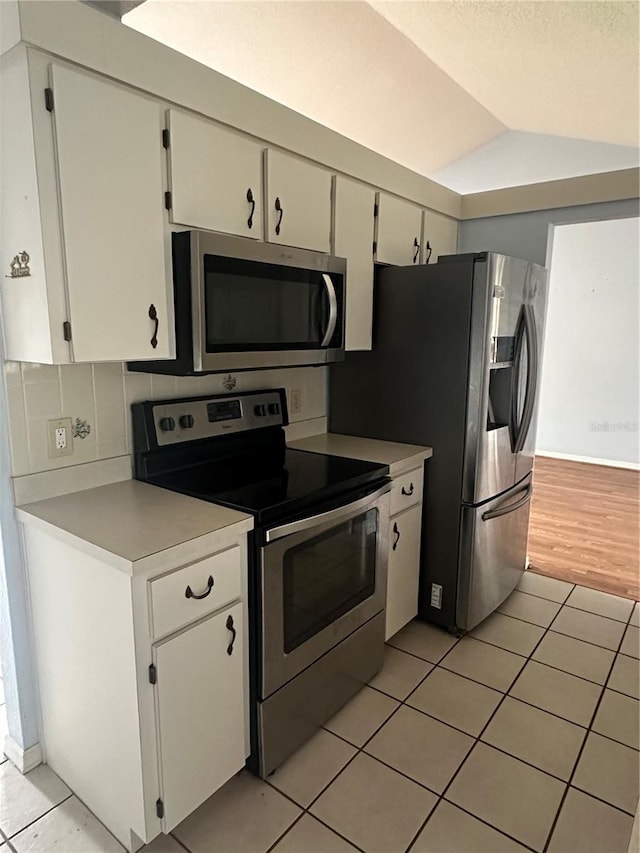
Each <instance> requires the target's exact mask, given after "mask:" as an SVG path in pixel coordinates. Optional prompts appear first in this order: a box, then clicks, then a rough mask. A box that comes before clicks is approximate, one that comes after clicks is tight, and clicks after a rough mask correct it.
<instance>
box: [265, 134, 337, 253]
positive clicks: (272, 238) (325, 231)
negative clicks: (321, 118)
mask: <svg viewBox="0 0 640 853" xmlns="http://www.w3.org/2000/svg"><path fill="white" fill-rule="evenodd" d="M264 162H265V186H266V189H267V193H266V197H267V211H266V212H267V215H266V239H267V240H268V241H269V242H270V243H280V244H282V245H283V246H297V247H299V248H300V249H312V250H315V251H316V252H329V251H330V250H331V173H330V172H328V171H327V170H326V169H322V168H320V166H314V165H313V164H312V163H308V162H306V161H304V160H301V159H299V158H297V157H294V156H292V155H291V154H284V153H282V152H280V151H272V150H267V151H265V161H264Z"/></svg>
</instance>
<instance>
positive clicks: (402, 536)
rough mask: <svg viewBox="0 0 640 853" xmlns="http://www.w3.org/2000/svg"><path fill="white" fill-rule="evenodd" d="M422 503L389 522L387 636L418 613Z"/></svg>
mask: <svg viewBox="0 0 640 853" xmlns="http://www.w3.org/2000/svg"><path fill="white" fill-rule="evenodd" d="M421 525H422V505H419V506H414V507H412V508H411V509H408V510H406V512H403V513H401V514H400V515H396V516H395V517H394V518H392V519H391V521H390V522H389V528H390V529H389V568H388V574H387V610H386V614H385V620H386V621H385V632H384V636H385V640H388V639H389V637H393V635H394V634H396V633H397V632H398V631H399V630H400V629H401V628H403V627H404V626H405V625H406V624H407V622H410V621H411V620H412V619H413V618H414V617H415V616H416V615H417V613H418V582H419V576H420V532H421Z"/></svg>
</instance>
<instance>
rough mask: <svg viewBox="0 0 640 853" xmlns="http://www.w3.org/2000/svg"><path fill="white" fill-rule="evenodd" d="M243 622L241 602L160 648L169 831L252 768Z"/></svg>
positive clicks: (156, 653) (159, 711) (160, 724)
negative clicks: (246, 733)
mask: <svg viewBox="0 0 640 853" xmlns="http://www.w3.org/2000/svg"><path fill="white" fill-rule="evenodd" d="M243 623H244V619H243V605H242V604H241V603H238V604H235V605H234V606H233V607H229V608H228V609H226V610H223V611H222V612H220V613H217V614H216V615H214V616H210V617H208V618H206V619H204V620H203V621H202V622H199V623H197V624H196V625H194V626H193V627H191V628H186V629H185V630H184V631H182V632H181V633H179V634H177V635H175V636H173V637H170V638H169V639H167V640H164V641H163V642H161V643H157V644H156V645H155V646H154V650H153V661H154V665H155V667H156V679H157V682H156V726H157V731H158V743H159V745H160V746H159V760H160V774H161V779H162V801H163V805H164V818H163V830H164V832H169V831H170V830H172V829H173V828H174V827H175V826H177V825H178V823H180V821H181V820H183V819H184V818H185V817H187V815H189V814H190V813H191V812H192V811H193V810H194V808H196V807H197V806H198V805H200V803H202V802H204V800H206V799H207V797H209V796H210V795H211V793H212V792H213V791H215V790H217V789H218V788H219V787H221V785H223V784H224V783H225V782H226V781H227V780H228V779H230V778H231V776H233V774H234V773H237V772H238V770H240V769H241V768H242V767H243V766H244V763H245V757H246V756H245V740H244V702H245V695H244V669H243V660H244V643H243Z"/></svg>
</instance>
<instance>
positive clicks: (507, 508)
mask: <svg viewBox="0 0 640 853" xmlns="http://www.w3.org/2000/svg"><path fill="white" fill-rule="evenodd" d="M521 491H523V492H524V494H523V496H522V497H521V498H520V500H517V501H516V502H515V503H512V504H501V505H500V506H498V507H496V508H495V509H488V510H487V511H486V512H483V513H482V520H483V521H490V520H491V519H492V518H500V517H501V516H503V515H509V513H511V512H515V511H516V510H518V509H521V508H522V507H523V506H525V504H528V503H529V501H530V500H531V495H532V494H533V486H532V485H531V483H529V484H528V485H526V486H525V487H524V489H522V490H521ZM516 494H519V493H518V492H516Z"/></svg>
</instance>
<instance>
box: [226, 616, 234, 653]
mask: <svg viewBox="0 0 640 853" xmlns="http://www.w3.org/2000/svg"><path fill="white" fill-rule="evenodd" d="M227 631H231V642H230V643H229V645H228V646H227V654H228V655H232V654H233V644H234V643H235V641H236V629H235V628H234V627H233V616H229V617H227Z"/></svg>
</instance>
